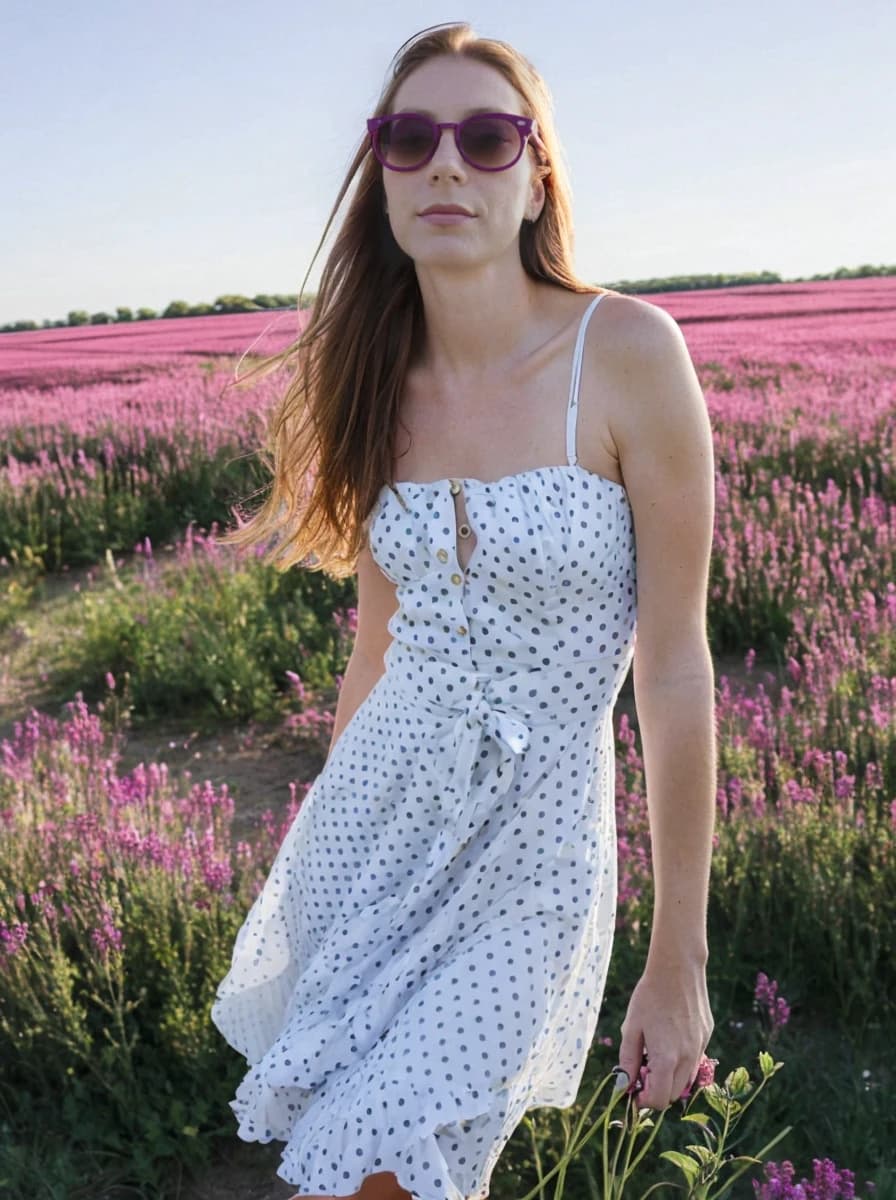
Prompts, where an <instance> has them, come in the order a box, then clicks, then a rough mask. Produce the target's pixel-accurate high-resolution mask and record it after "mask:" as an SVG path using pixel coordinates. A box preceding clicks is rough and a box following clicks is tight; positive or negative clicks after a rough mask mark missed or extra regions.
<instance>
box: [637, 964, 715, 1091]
mask: <svg viewBox="0 0 896 1200" xmlns="http://www.w3.org/2000/svg"><path fill="white" fill-rule="evenodd" d="M713 1028H714V1024H713V1017H712V1013H711V1012H710V1008H709V995H708V993H707V989H706V961H705V959H703V960H694V959H692V958H690V957H689V956H687V955H682V956H681V957H680V958H679V957H674V956H671V957H670V956H667V957H665V958H664V959H662V960H660V959H658V958H657V959H654V960H653V961H651V959H650V956H648V965H647V967H646V968H645V970H644V974H643V975H642V976H641V978H640V979H639V980H638V983H637V985H636V987H635V989H634V991H633V992H632V996H631V1000H630V1001H629V1005H628V1011H627V1013H626V1016H625V1020H624V1021H623V1022H622V1026H621V1032H622V1042H621V1044H620V1047H619V1065H620V1066H621V1067H622V1069H623V1070H624V1071H625V1072H626V1074H627V1075H628V1078H629V1081H630V1082H629V1085H628V1088H627V1090H628V1091H633V1090H634V1089H637V1086H638V1081H639V1080H640V1081H642V1082H643V1085H644V1086H643V1088H642V1089H641V1090H640V1091H637V1090H634V1095H635V1102H636V1104H637V1106H638V1107H639V1108H656V1109H662V1108H666V1107H668V1105H669V1104H671V1103H672V1101H673V1100H677V1099H679V1098H680V1096H681V1094H682V1092H684V1091H685V1090H686V1089H687V1088H688V1087H689V1085H690V1084H691V1083H692V1082H693V1081H694V1079H695V1078H696V1075H697V1068H698V1067H699V1065H700V1061H701V1059H702V1058H703V1053H704V1051H705V1050H706V1046H707V1043H708V1042H709V1039H710V1037H711V1036H712V1031H713ZM645 1055H646V1058H647V1061H646V1065H644V1056H645Z"/></svg>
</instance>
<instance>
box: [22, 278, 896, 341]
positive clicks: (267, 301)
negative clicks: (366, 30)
mask: <svg viewBox="0 0 896 1200" xmlns="http://www.w3.org/2000/svg"><path fill="white" fill-rule="evenodd" d="M874 275H896V265H891V266H883V265H881V266H872V265H871V264H870V263H863V264H862V266H860V267H838V268H837V270H836V271H830V272H828V273H827V274H821V275H808V276H805V275H803V276H796V277H794V278H792V279H782V278H781V276H780V275H779V274H777V272H775V271H752V272H751V271H747V272H741V273H739V274H736V275H725V274H721V275H670V276H666V277H665V278H661V279H660V278H657V279H634V280H633V279H620V280H617V281H616V282H614V283H602V284H599V285H598V286H600V287H606V288H611V289H612V290H613V291H616V292H628V293H631V294H637V293H645V292H687V291H698V290H703V289H706V288H729V287H744V286H746V285H750V284H753V285H755V284H763V283H812V282H817V281H819V280H825V279H865V278H867V277H868V276H874ZM298 299H299V298H298V295H296V294H292V295H288V294H280V293H273V294H270V295H266V294H260V295H258V296H251V297H250V296H241V295H237V294H234V295H230V296H219V297H218V298H217V300H215V302H214V303H213V304H206V303H202V304H188V303H187V301H186V300H172V301H171V303H170V304H169V305H168V306H167V307H166V308H165V309H163V310H162V312H157V311H156V310H155V309H154V308H138V309H137V311H136V313H135V312H134V310H133V309H131V308H116V310H115V315H114V316H113V315H112V314H111V313H107V312H96V313H89V312H87V310H86V309H72V311H71V312H70V313H69V314H68V316H67V317H66V319H65V320H64V321H63V320H59V321H49V320H44V321H42V322H40V323H38V322H37V321H12V322H10V323H9V324H7V325H0V333H18V332H21V331H22V330H26V329H60V328H64V327H68V326H70V325H118V324H121V323H123V322H126V321H155V320H158V319H159V318H163V317H206V316H213V315H216V314H218V313H242V312H262V311H268V312H276V311H278V310H281V309H287V308H295V307H296V304H297V303H298ZM315 299H316V295H315V294H314V293H311V294H308V295H303V296H302V308H303V309H304V308H310V307H311V306H312V305H313V304H314V301H315Z"/></svg>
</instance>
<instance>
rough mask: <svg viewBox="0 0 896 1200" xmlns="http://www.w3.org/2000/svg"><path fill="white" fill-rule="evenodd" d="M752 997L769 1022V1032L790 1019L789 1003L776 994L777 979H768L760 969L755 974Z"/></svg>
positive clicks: (782, 1025) (779, 1027) (782, 1026)
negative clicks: (754, 988)
mask: <svg viewBox="0 0 896 1200" xmlns="http://www.w3.org/2000/svg"><path fill="white" fill-rule="evenodd" d="M754 999H755V1001H756V1006H757V1008H758V1009H759V1011H760V1013H763V1014H764V1015H765V1016H767V1017H768V1019H769V1021H770V1022H771V1032H772V1033H777V1031H778V1030H779V1029H783V1028H784V1026H785V1025H786V1024H787V1022H788V1021H789V1020H790V1005H789V1004H788V1003H787V1001H786V1000H785V999H784V997H783V996H779V995H778V981H777V980H776V979H772V980H770V979H769V977H768V976H767V975H766V974H765V972H764V971H760V972H759V974H758V975H757V976H756V990H755V992H754Z"/></svg>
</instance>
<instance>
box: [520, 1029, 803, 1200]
mask: <svg viewBox="0 0 896 1200" xmlns="http://www.w3.org/2000/svg"><path fill="white" fill-rule="evenodd" d="M783 1065H784V1064H783V1063H776V1062H775V1061H774V1060H773V1059H772V1056H771V1055H770V1054H768V1053H767V1052H766V1051H764V1050H763V1051H761V1052H760V1054H759V1068H760V1072H761V1075H762V1079H761V1082H760V1083H759V1085H758V1086H755V1085H754V1084H753V1082H752V1081H751V1079H750V1076H749V1073H748V1071H747V1069H746V1067H738V1068H736V1069H735V1070H734V1071H732V1072H731V1073H730V1074H729V1075H728V1076H727V1077H726V1078H725V1081H724V1083H722V1084H718V1083H715V1082H714V1073H715V1067H716V1066H717V1061H716V1060H715V1059H709V1058H706V1057H705V1056H704V1058H703V1060H702V1062H701V1064H700V1068H699V1070H698V1073H697V1076H696V1078H695V1080H694V1082H693V1084H692V1085H691V1087H690V1088H688V1089H686V1091H685V1092H684V1093H683V1094H682V1097H681V1098H682V1099H683V1100H686V1101H687V1103H686V1105H685V1109H684V1112H683V1113H682V1114H681V1118H680V1119H681V1120H682V1121H686V1122H687V1123H688V1125H689V1126H694V1127H695V1133H694V1136H695V1137H700V1138H702V1142H699V1143H698V1142H696V1141H695V1142H694V1143H692V1144H690V1145H688V1146H687V1147H686V1153H685V1152H682V1151H679V1150H665V1151H663V1152H662V1153H661V1154H660V1158H663V1159H666V1160H667V1161H668V1162H670V1163H673V1164H674V1165H675V1166H676V1167H677V1168H678V1169H679V1170H680V1171H681V1173H682V1175H683V1177H684V1182H683V1183H658V1184H654V1185H653V1186H652V1187H651V1188H648V1189H647V1191H645V1192H644V1194H643V1196H641V1197H640V1200H646V1197H647V1196H648V1195H649V1194H650V1192H651V1191H655V1190H657V1189H658V1188H661V1187H672V1188H674V1189H675V1190H677V1191H681V1192H683V1193H684V1194H685V1196H686V1197H687V1198H688V1200H720V1197H722V1196H724V1195H725V1194H726V1193H727V1192H728V1191H729V1190H730V1188H731V1186H732V1184H733V1183H734V1181H735V1180H736V1179H737V1178H739V1176H741V1175H742V1174H743V1173H744V1171H746V1170H747V1169H748V1168H749V1167H750V1166H752V1165H754V1164H757V1163H761V1162H762V1158H763V1156H764V1155H765V1154H767V1153H768V1152H769V1150H771V1148H772V1147H773V1146H775V1145H776V1144H777V1143H778V1142H779V1141H780V1140H781V1139H782V1138H783V1137H786V1135H787V1134H788V1133H789V1132H790V1130H791V1128H792V1126H790V1125H788V1126H787V1127H786V1128H785V1129H783V1130H781V1132H780V1133H779V1134H777V1135H776V1136H775V1137H774V1138H772V1140H771V1141H770V1142H768V1143H767V1145H765V1146H763V1147H762V1149H761V1150H759V1151H758V1152H757V1154H756V1155H755V1156H754V1155H746V1154H740V1155H732V1154H730V1153H726V1147H727V1145H728V1142H729V1140H730V1138H731V1136H732V1135H733V1133H734V1131H735V1129H736V1128H737V1126H738V1125H739V1123H740V1121H741V1120H742V1119H743V1116H744V1114H745V1113H746V1111H747V1109H748V1108H749V1107H750V1105H751V1104H752V1103H753V1102H754V1101H755V1099H756V1097H757V1096H758V1095H759V1093H760V1092H761V1091H762V1089H763V1088H764V1087H765V1085H766V1084H767V1082H768V1081H769V1079H771V1077H772V1076H773V1075H774V1074H776V1073H777V1072H778V1071H779V1070H780V1069H781V1067H782V1066H783ZM642 1076H643V1068H642ZM639 1083H640V1085H641V1087H643V1078H641V1079H639V1080H638V1081H636V1083H635V1084H634V1085H633V1086H632V1087H631V1088H630V1087H629V1085H628V1077H627V1076H626V1074H625V1072H624V1071H623V1070H622V1069H621V1068H620V1067H614V1068H613V1070H612V1071H611V1072H610V1074H609V1075H607V1076H605V1077H604V1079H603V1080H602V1081H601V1083H600V1085H599V1086H598V1088H597V1090H596V1091H595V1093H594V1095H593V1096H592V1097H591V1099H590V1100H589V1101H588V1103H587V1104H586V1106H585V1109H584V1111H583V1113H582V1115H581V1117H580V1118H579V1120H578V1122H577V1124H576V1126H575V1129H574V1130H573V1132H572V1134H571V1135H570V1136H568V1137H567V1139H566V1144H565V1145H564V1148H563V1153H562V1154H561V1157H560V1161H559V1162H558V1163H557V1164H556V1166H554V1167H553V1168H552V1169H551V1170H550V1171H549V1172H548V1173H547V1175H545V1176H543V1177H541V1178H540V1179H539V1182H538V1185H537V1186H536V1187H535V1188H533V1189H532V1191H530V1192H527V1193H526V1195H525V1196H523V1197H522V1198H521V1200H532V1198H533V1197H534V1196H536V1195H537V1194H540V1193H541V1194H542V1195H543V1188H544V1185H545V1184H546V1183H547V1182H548V1180H550V1179H552V1178H553V1177H554V1176H556V1177H557V1183H556V1185H555V1188H554V1197H553V1200H560V1197H561V1196H562V1194H563V1183H564V1180H565V1177H566V1171H567V1168H568V1166H569V1164H570V1162H571V1161H572V1160H573V1159H574V1158H575V1157H576V1155H577V1154H578V1153H579V1151H580V1150H581V1149H582V1147H583V1146H584V1145H585V1144H586V1143H587V1142H589V1141H590V1140H591V1139H592V1138H593V1137H596V1136H599V1137H600V1138H601V1139H602V1143H603V1144H602V1163H603V1181H602V1187H601V1190H600V1197H601V1200H621V1198H622V1197H623V1195H624V1194H626V1187H627V1185H628V1184H629V1181H630V1180H631V1179H632V1177H633V1176H634V1174H635V1171H636V1170H637V1168H638V1165H639V1164H640V1163H641V1162H642V1161H643V1160H644V1157H645V1155H646V1154H647V1152H648V1151H649V1149H650V1147H651V1145H652V1144H653V1141H654V1139H655V1138H656V1135H657V1133H658V1132H659V1130H660V1127H661V1125H662V1124H663V1121H664V1120H665V1117H666V1113H667V1112H668V1111H669V1110H668V1109H664V1110H663V1111H662V1112H661V1113H660V1114H659V1116H658V1117H657V1118H656V1120H654V1118H653V1116H651V1113H653V1111H654V1110H653V1109H650V1108H647V1107H644V1108H641V1109H639V1108H638V1106H637V1104H636V1103H635V1099H634V1097H635V1095H636V1094H637V1092H638V1091H639V1090H640V1088H639V1087H638V1084H639ZM608 1086H609V1087H612V1091H611V1093H610V1096H609V1099H608V1100H607V1101H606V1102H605V1106H604V1108H603V1111H602V1112H600V1115H599V1116H598V1117H597V1119H596V1120H594V1121H593V1122H592V1123H591V1125H590V1127H588V1128H587V1129H586V1125H587V1124H588V1119H589V1116H590V1114H591V1112H592V1110H593V1109H594V1108H595V1106H596V1105H597V1102H598V1100H599V1099H600V1098H601V1096H603V1095H604V1092H605V1090H606V1088H607V1087H608ZM701 1099H702V1100H705V1102H706V1104H707V1105H708V1107H709V1109H710V1110H711V1112H707V1111H700V1110H699V1109H698V1108H696V1104H697V1102H698V1101H699V1100H701ZM623 1101H624V1107H620V1105H621V1104H622V1102H623ZM617 1108H619V1114H617V1113H616V1110H617ZM713 1114H715V1117H714V1116H713ZM716 1118H721V1120H718V1119H716Z"/></svg>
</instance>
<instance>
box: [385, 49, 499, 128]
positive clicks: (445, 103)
mask: <svg viewBox="0 0 896 1200" xmlns="http://www.w3.org/2000/svg"><path fill="white" fill-rule="evenodd" d="M519 103H520V97H519V96H518V95H517V91H516V89H515V88H514V87H513V86H512V84H510V83H509V82H508V81H507V80H506V79H505V78H504V76H503V75H502V74H501V72H500V71H497V70H496V69H495V68H494V67H491V66H489V65H488V63H482V62H477V61H476V60H474V59H469V58H456V59H455V58H446V57H444V56H441V57H439V58H434V59H430V60H429V61H428V62H425V63H421V64H420V66H419V67H416V68H415V69H414V71H412V73H411V74H410V75H409V76H408V77H407V79H404V80H402V82H401V85H400V87H399V88H398V91H397V92H396V93H395V99H394V103H393V108H394V109H398V108H405V109H413V110H414V111H415V112H424V113H431V114H433V116H438V115H442V119H443V120H459V119H460V118H461V117H464V116H466V115H467V114H468V113H469V112H470V111H471V110H473V109H477V108H478V109H480V111H483V110H491V111H494V112H507V111H511V112H512V111H515V110H516V108H517V107H518V106H519Z"/></svg>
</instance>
